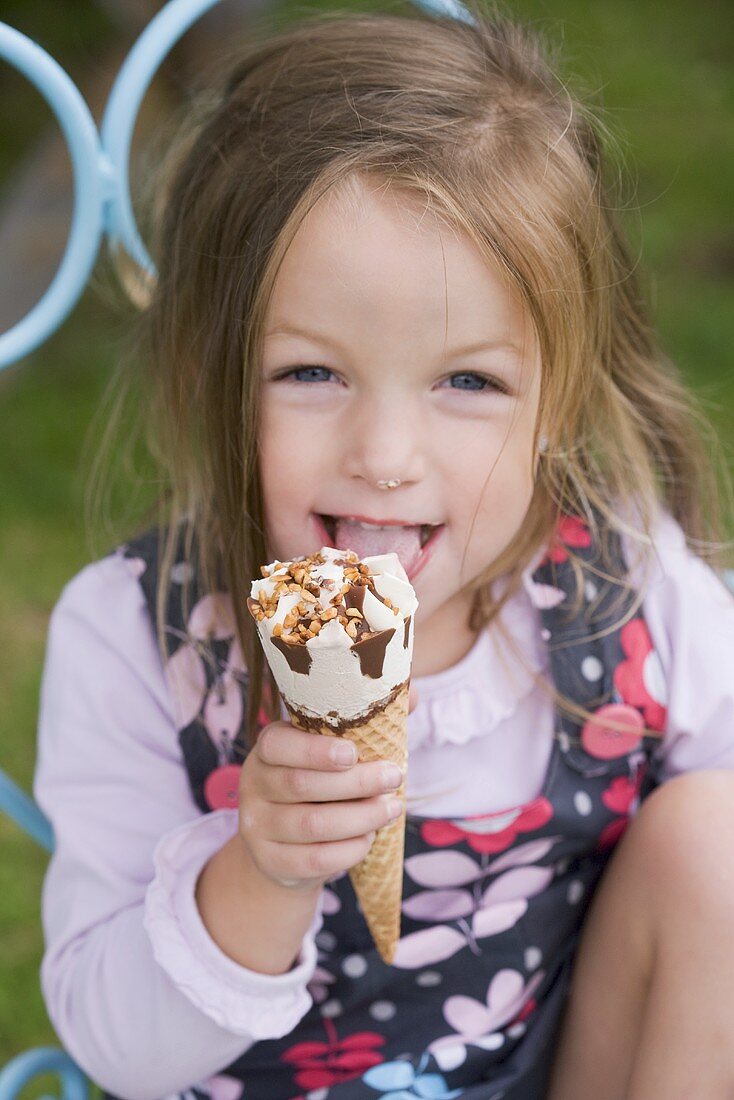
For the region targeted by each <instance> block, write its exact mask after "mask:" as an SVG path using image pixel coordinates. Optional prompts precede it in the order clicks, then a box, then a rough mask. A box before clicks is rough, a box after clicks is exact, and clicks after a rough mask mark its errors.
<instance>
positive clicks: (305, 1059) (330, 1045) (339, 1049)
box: [280, 1018, 386, 1089]
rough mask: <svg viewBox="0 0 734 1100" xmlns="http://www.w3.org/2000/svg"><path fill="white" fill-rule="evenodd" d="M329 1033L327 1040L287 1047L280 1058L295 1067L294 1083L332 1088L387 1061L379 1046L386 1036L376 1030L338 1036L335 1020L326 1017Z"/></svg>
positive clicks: (311, 1087)
mask: <svg viewBox="0 0 734 1100" xmlns="http://www.w3.org/2000/svg"><path fill="white" fill-rule="evenodd" d="M323 1024H324V1028H325V1029H326V1033H327V1035H328V1040H327V1041H326V1042H325V1043H320V1042H315V1041H311V1042H306V1043H296V1044H295V1045H294V1046H292V1047H289V1048H288V1049H287V1050H285V1051H284V1052H283V1053H282V1054H281V1056H280V1058H281V1061H283V1062H288V1063H290V1064H291V1065H294V1066H295V1067H296V1072H295V1074H294V1080H295V1083H296V1084H297V1085H298V1086H299V1087H300V1088H303V1089H318V1088H324V1087H326V1088H330V1087H331V1086H332V1085H340V1084H342V1083H343V1082H344V1081H351V1080H352V1079H353V1078H354V1077H361V1076H362V1074H363V1073H365V1072H366V1071H367V1070H368V1069H371V1067H372V1066H376V1065H379V1063H380V1062H383V1061H384V1058H383V1056H382V1054H380V1053H379V1051H378V1049H377V1048H378V1047H381V1046H384V1045H385V1042H386V1040H385V1037H384V1036H383V1035H378V1034H377V1032H375V1031H359V1032H355V1033H354V1034H353V1035H347V1036H346V1038H344V1039H339V1038H338V1037H337V1033H336V1028H335V1026H334V1022H333V1020H330V1019H328V1018H324V1020H323Z"/></svg>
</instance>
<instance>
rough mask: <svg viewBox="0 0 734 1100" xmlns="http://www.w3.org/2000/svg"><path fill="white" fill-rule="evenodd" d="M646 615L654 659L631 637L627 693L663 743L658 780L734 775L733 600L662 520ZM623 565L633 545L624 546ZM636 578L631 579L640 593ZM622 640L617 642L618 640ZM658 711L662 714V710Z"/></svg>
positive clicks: (658, 526)
mask: <svg viewBox="0 0 734 1100" xmlns="http://www.w3.org/2000/svg"><path fill="white" fill-rule="evenodd" d="M653 535H654V540H655V558H654V561H653V563H652V566H651V570H650V574H649V586H648V588H647V590H646V593H645V599H644V613H645V618H646V621H647V626H648V628H649V632H650V639H651V642H652V645H653V647H654V650H655V655H651V656H649V657H648V655H647V649H648V645H647V643H646V642H644V641H643V640H641V639H640V638H639V637H636V636H633V635H632V634H630V636H629V640H628V649H629V652H628V657H627V667H626V673H627V676H626V685H627V686H626V688H625V690H627V691H630V690H633V691H634V692H635V698H639V699H641V700H643V701H646V703H647V707H648V709H647V711H646V714H647V717H648V720H649V721H652V722H653V723H655V722H658V723H659V722H660V720H661V719H660V716H661V715H662V722H663V728H664V730H665V735H664V738H663V740H662V743H661V746H660V752H659V768H658V778H659V779H660V781H664V780H667V779H671V778H673V776H676V775H680V774H682V773H684V772H688V771H696V770H700V769H704V768H734V596H733V595H732V593H731V592H730V591H729V590H728V589H727V588H726V587H725V585H724V583H723V582H722V581H721V580H720V579H719V578H718V577H717V575H716V574H715V573H714V571H713V570H712V569H711V568H710V567H709V566H708V565H707V564H706V563H705V562H703V561H702V560H701V559H700V558H698V557H697V556H696V555H695V554H693V553H692V552H691V551H690V550H689V549H688V548H687V547H686V542H685V537H684V535H683V532H682V530H681V528H680V526H679V525H678V524H677V523H676V522H675V520H673V519H672V518H671V517H670V516H669V515H667V514H665V513H661V515H660V517H659V519H658V522H657V524H656V527H655V530H654V532H653ZM624 544H625V552H626V556H627V558H628V560H630V561H633V560H634V555H635V544H634V542H632V541H631V540H627V539H625V540H624ZM640 577H641V574H640V571H639V570H635V571H633V580H634V581H635V583H636V584H637V585H638V586H639V582H640ZM624 637H625V635H624V634H623V640H624ZM661 708H662V709H661Z"/></svg>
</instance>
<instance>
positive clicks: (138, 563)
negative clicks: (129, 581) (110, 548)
mask: <svg viewBox="0 0 734 1100" xmlns="http://www.w3.org/2000/svg"><path fill="white" fill-rule="evenodd" d="M123 561H124V562H125V567H126V568H127V571H128V573H129V574H130V576H131V577H134V578H135V580H136V581H139V580H140V578H141V577H142V575H143V573H144V572H145V570H146V569H147V564H146V562H145V559H144V558H125V557H123Z"/></svg>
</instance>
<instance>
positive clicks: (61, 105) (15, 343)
mask: <svg viewBox="0 0 734 1100" xmlns="http://www.w3.org/2000/svg"><path fill="white" fill-rule="evenodd" d="M413 2H414V3H415V4H416V5H417V6H418V7H420V8H422V9H423V10H425V11H427V12H429V13H431V14H437V15H444V16H445V15H450V16H452V17H453V18H455V19H461V20H463V21H466V22H473V21H474V17H473V16H472V15H471V13H470V12H468V11H467V9H466V8H465V7H464V6H463V4H461V2H460V0H413ZM217 3H219V0H169V3H167V4H166V5H165V6H164V7H163V8H161V10H160V11H159V12H158V13H157V15H156V16H155V17H154V18H153V19H152V20H151V22H150V23H149V24H148V26H147V27H146V28H145V30H144V31H143V32H142V34H141V35H140V37H139V38H138V40H137V42H136V43H135V45H134V46H133V48H132V50H131V51H130V53H129V54H128V56H127V58H126V59H125V61H124V63H123V65H122V68H121V69H120V72H119V73H118V75H117V78H116V80H115V83H114V85H113V87H112V91H111V92H110V97H109V100H108V101H107V107H106V109H105V112H104V116H103V119H102V125H101V127H100V130H99V132H98V131H97V127H96V125H95V123H94V119H93V118H92V115H91V113H90V111H89V108H88V107H87V104H86V103H85V101H84V99H83V97H82V95H81V93H80V92H79V90H78V89H77V87H76V86H75V84H74V82H73V81H72V80H71V78H70V77H69V76H68V75H67V73H66V72H64V70H63V69H62V68H61V66H60V65H59V64H58V63H57V62H56V61H54V59H53V58H52V57H50V56H49V54H47V53H46V51H45V50H43V49H41V47H40V46H38V45H36V43H35V42H32V41H31V39H29V38H27V37H26V36H25V35H23V34H21V33H20V32H19V31H17V30H14V29H13V28H12V27H9V26H7V25H6V24H5V23H0V58H4V59H5V60H6V61H8V62H9V63H10V64H11V65H14V66H15V67H16V68H17V69H18V70H19V71H20V72H21V73H23V75H24V76H26V77H27V78H28V80H30V81H31V83H33V84H34V85H35V86H36V88H37V89H38V91H39V92H40V93H41V95H43V97H44V98H45V99H46V101H47V103H48V104H49V106H50V107H51V109H52V110H53V112H54V114H55V115H56V118H57V119H58V122H59V125H60V126H61V130H62V132H63V135H64V138H65V140H66V143H67V146H68V148H69V153H70V155H71V164H72V171H73V177H74V205H73V213H72V220H71V228H70V231H69V236H68V239H67V242H66V248H65V250H64V255H63V257H62V259H61V263H60V264H59V267H58V270H57V272H56V274H55V276H54V278H53V280H52V282H51V284H50V286H49V287H48V289H47V290H46V292H45V293H44V295H43V297H42V298H41V300H40V301H39V302H38V303H37V304H36V305H35V306H34V307H33V308H32V309H31V310H30V312H29V313H28V314H26V316H25V317H24V318H23V319H22V320H21V321H19V322H18V323H17V324H16V325H14V326H13V327H12V328H11V329H9V330H8V332H6V333H4V334H2V335H0V369H1V368H2V367H5V366H8V365H9V364H10V363H14V362H16V360H18V359H21V358H22V357H23V356H24V355H28V354H29V352H31V351H33V350H34V349H35V348H37V347H38V346H39V345H40V344H42V343H43V342H44V341H45V340H47V339H48V337H49V336H50V335H51V334H52V333H53V332H55V330H56V329H57V328H58V327H59V325H61V324H62V322H63V321H64V320H65V319H66V317H67V316H68V315H69V313H70V312H71V310H72V309H73V308H74V306H75V305H76V303H77V301H78V300H79V297H80V295H81V293H82V291H83V290H84V287H85V286H86V283H87V280H88V279H89V275H90V273H91V270H92V268H93V266H94V263H95V260H96V258H97V254H98V252H99V248H100V243H101V240H102V237H103V236H106V237H107V239H108V241H109V243H110V247H112V248H113V249H119V248H122V249H124V250H125V251H126V252H127V253H128V254H129V256H130V257H131V258H132V259H133V261H134V262H135V263H136V264H137V265H138V267H139V268H140V269H141V271H142V272H144V273H145V274H147V275H149V276H155V267H154V265H153V262H152V261H151V258H150V256H149V255H148V251H147V249H146V247H145V245H144V243H143V241H142V240H141V238H140V234H139V233H138V228H137V225H136V222H135V215H134V213H133V207H132V202H131V199H130V186H129V174H128V166H129V160H130V146H131V144H132V136H133V130H134V128H135V122H136V119H137V116H138V111H139V110H140V105H141V103H142V101H143V97H144V96H145V93H146V91H147V90H148V87H149V86H150V83H151V81H152V79H153V77H154V76H155V73H156V72H157V70H158V68H159V66H160V64H161V62H162V61H163V60H164V58H165V57H166V56H167V55H168V53H169V52H170V50H171V49H172V48H173V46H174V45H175V44H176V42H178V40H179V39H180V38H181V37H182V35H183V34H185V32H186V31H187V30H188V29H189V27H190V26H191V25H192V24H193V23H195V22H196V20H197V19H198V18H199V17H200V16H201V15H203V14H204V12H206V11H207V10H208V9H209V8H212V7H214V5H215V4H217Z"/></svg>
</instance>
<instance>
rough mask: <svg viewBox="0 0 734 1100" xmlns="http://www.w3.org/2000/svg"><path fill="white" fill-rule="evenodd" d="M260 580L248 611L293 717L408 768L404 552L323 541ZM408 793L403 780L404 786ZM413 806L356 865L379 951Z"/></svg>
mask: <svg viewBox="0 0 734 1100" xmlns="http://www.w3.org/2000/svg"><path fill="white" fill-rule="evenodd" d="M262 573H263V579H262V580H257V581H253V583H252V587H251V596H250V599H249V600H248V609H249V611H250V613H251V614H252V616H253V618H254V619H255V621H256V623H257V628H258V634H259V637H260V640H261V642H262V645H263V649H264V652H265V656H266V658H267V661H268V664H269V665H270V668H271V670H272V672H273V675H274V677H275V680H276V682H277V684H278V688H279V690H280V693H281V696H282V699H283V702H284V704H285V706H286V708H287V710H288V713H289V714H290V716H291V720H292V721H293V724H294V725H296V726H299V727H300V728H302V729H305V730H309V731H311V732H316V733H321V734H325V735H326V736H329V737H342V738H345V739H346V740H349V741H352V742H353V743H354V745H355V746H356V748H357V752H358V756H359V760H360V761H370V760H390V761H394V762H395V763H396V764H398V765H399V766H400V767H401V768H402V769H403V771H404V772H405V770H406V768H407V717H408V693H409V683H410V668H411V661H412V655H413V617H414V614H415V611H416V608H417V606H418V601H417V599H416V596H415V592H414V591H413V588H412V586H411V584H410V582H409V581H408V578H407V576H406V574H405V571H404V570H403V568H402V566H401V564H400V561H399V559H398V557H397V555H396V554H394V553H391V554H383V555H376V556H374V557H371V558H365V559H364V560H363V561H360V560H359V558H358V557H357V555H356V554H354V553H352V552H350V551H343V550H335V549H334V548H333V547H322V549H321V551H320V552H319V554H315V555H312V556H311V557H309V558H305V559H302V560H300V561H296V562H286V563H282V562H274V563H273V564H272V565H270V566H264V567H263V568H262ZM396 794H397V797H398V798H400V799H401V800H402V801H403V803H404V801H405V786H404V784H403V785H401V787H400V788H399V789H398V791H397V792H396ZM404 845H405V811H404V810H403V813H402V814H401V815H400V817H398V818H396V820H395V821H393V822H390V824H389V825H386V826H383V828H381V829H378V830H377V834H376V836H375V840H374V842H373V844H372V847H371V848H370V850H369V852H368V854H367V855H366V856H365V858H364V859H363V860H362V861H361V862H360V863H358V864H357V865H356V866H355V867H353V868H351V870H350V878H351V881H352V884H353V886H354V889H355V892H356V894H357V898H358V900H359V904H360V906H361V908H362V912H363V914H364V917H365V920H366V921H367V925H368V927H369V929H370V932H371V934H372V936H373V938H374V941H375V944H376V946H377V949H378V951H379V953H380V956H381V957H382V958H383V959H384V960H385V962H387V963H390V962H392V959H393V957H394V954H395V948H396V945H397V942H398V939H399V937H400V905H401V900H402V881H403V852H404Z"/></svg>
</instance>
